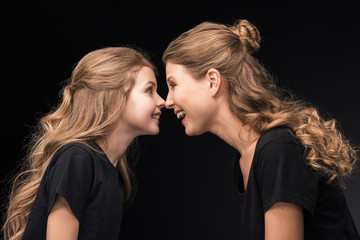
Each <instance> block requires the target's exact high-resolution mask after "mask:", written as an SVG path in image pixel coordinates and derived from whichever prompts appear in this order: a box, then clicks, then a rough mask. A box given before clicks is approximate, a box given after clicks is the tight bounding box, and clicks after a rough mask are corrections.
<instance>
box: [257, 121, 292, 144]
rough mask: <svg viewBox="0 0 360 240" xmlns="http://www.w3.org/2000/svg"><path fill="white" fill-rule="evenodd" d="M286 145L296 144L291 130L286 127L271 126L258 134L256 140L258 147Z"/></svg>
mask: <svg viewBox="0 0 360 240" xmlns="http://www.w3.org/2000/svg"><path fill="white" fill-rule="evenodd" d="M272 144H276V145H287V144H296V145H297V144H298V141H297V140H296V138H295V136H294V134H293V132H292V130H291V129H290V128H288V127H284V126H281V127H276V128H272V129H270V130H269V131H267V132H266V133H264V134H263V135H261V136H260V138H259V141H258V148H265V147H266V146H267V145H272Z"/></svg>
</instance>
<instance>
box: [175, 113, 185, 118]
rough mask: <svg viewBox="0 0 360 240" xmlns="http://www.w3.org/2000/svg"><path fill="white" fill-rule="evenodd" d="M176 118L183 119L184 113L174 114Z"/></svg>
mask: <svg viewBox="0 0 360 240" xmlns="http://www.w3.org/2000/svg"><path fill="white" fill-rule="evenodd" d="M176 116H177V118H183V117H185V111H180V112H178V114H176Z"/></svg>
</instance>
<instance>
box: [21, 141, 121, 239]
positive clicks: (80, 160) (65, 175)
mask: <svg viewBox="0 0 360 240" xmlns="http://www.w3.org/2000/svg"><path fill="white" fill-rule="evenodd" d="M57 194H60V195H61V196H63V197H64V198H65V199H66V201H67V202H68V204H69V206H70V208H71V210H72V212H73V213H74V215H75V216H76V218H77V219H78V221H79V235H78V239H87V240H88V239H96V240H98V239H116V240H118V239H119V236H120V225H121V219H122V211H123V199H124V185H123V182H122V178H121V175H120V173H119V170H118V169H117V168H116V167H114V166H113V165H112V164H111V162H110V161H109V160H108V158H107V157H106V155H104V154H100V153H99V152H97V151H95V150H93V149H92V148H90V147H88V146H86V145H85V144H81V143H71V144H68V145H65V146H64V147H62V148H61V149H60V150H59V151H57V152H56V153H55V155H54V157H53V158H52V160H51V162H50V164H49V166H48V168H47V169H46V171H45V174H44V176H43V179H42V181H41V184H40V187H39V190H38V193H37V196H36V199H35V202H34V205H33V207H32V210H31V213H30V216H29V220H28V223H27V225H26V229H25V233H24V235H23V239H24V240H27V239H36V240H40V239H46V224H47V219H48V215H49V213H50V211H51V209H52V207H53V205H54V203H55V198H56V195H57Z"/></svg>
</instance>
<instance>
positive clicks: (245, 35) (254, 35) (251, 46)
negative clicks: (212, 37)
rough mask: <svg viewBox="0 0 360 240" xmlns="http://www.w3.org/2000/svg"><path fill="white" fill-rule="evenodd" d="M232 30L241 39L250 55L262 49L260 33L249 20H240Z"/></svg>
mask: <svg viewBox="0 0 360 240" xmlns="http://www.w3.org/2000/svg"><path fill="white" fill-rule="evenodd" d="M230 30H231V31H232V32H233V33H235V34H236V35H237V36H238V37H239V39H240V41H241V43H242V44H243V45H244V46H245V47H246V49H247V51H248V52H249V53H252V52H256V51H257V50H258V49H259V48H260V40H261V37H260V32H259V30H258V29H257V28H256V27H255V26H254V25H252V24H251V23H250V22H249V21H248V20H245V19H241V20H238V21H237V22H236V23H235V24H234V25H233V26H231V27H230Z"/></svg>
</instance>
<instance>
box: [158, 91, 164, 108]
mask: <svg viewBox="0 0 360 240" xmlns="http://www.w3.org/2000/svg"><path fill="white" fill-rule="evenodd" d="M157 105H158V107H159V108H160V109H162V108H163V107H164V106H165V101H164V99H163V98H162V97H161V96H160V95H159V94H158V102H157Z"/></svg>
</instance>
